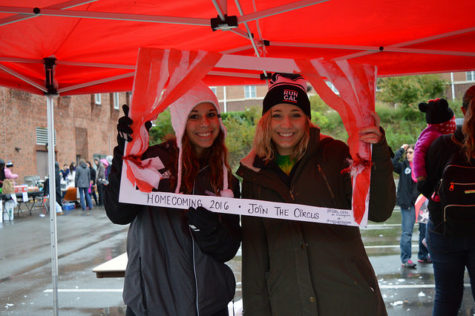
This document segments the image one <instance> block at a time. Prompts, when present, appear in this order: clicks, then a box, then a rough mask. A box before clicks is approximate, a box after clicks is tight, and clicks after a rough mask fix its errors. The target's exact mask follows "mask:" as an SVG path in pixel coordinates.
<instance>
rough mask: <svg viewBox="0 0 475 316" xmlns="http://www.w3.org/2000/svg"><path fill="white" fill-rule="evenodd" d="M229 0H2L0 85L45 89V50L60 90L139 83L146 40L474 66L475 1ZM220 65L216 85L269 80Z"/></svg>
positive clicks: (391, 71)
mask: <svg viewBox="0 0 475 316" xmlns="http://www.w3.org/2000/svg"><path fill="white" fill-rule="evenodd" d="M227 2H228V1H227V0H193V1H160V2H157V1H150V0H142V1H141V0H138V1H129V0H121V1H117V0H98V1H93V0H70V1H65V2H61V3H60V1H59V0H36V1H35V0H25V1H21V2H18V1H5V0H3V1H0V39H1V40H0V85H2V86H7V87H12V88H19V89H22V90H27V91H30V92H33V93H40V94H42V93H44V92H46V91H45V90H46V89H45V84H44V82H45V71H44V66H43V58H45V57H54V58H55V63H56V69H55V73H54V80H55V82H56V84H57V91H58V92H59V93H60V94H61V95H68V94H80V93H95V92H110V91H130V90H131V87H132V79H133V72H134V67H135V63H136V60H137V52H138V48H139V47H146V46H147V47H158V48H176V49H180V50H192V51H196V50H205V51H211V52H220V53H224V54H239V55H248V56H255V55H256V54H257V55H258V56H264V57H292V58H308V59H312V58H315V57H324V58H326V59H336V60H341V59H347V60H352V61H355V62H358V63H365V64H372V65H376V66H377V67H378V74H379V75H380V76H381V75H382V76H388V75H401V74H414V73H428V72H448V71H464V70H472V69H474V68H475V66H474V65H475V22H474V20H473V12H474V11H475V2H474V1H470V0H454V1H445V0H416V1H406V2H401V1H388V0H385V1H383V0H379V1H377V0H361V1H352V0H300V1H298V0H272V1H270V0H267V1H262V0H261V1H260V0H237V1H235V2H234V1H232V2H231V1H229V3H227ZM19 4H21V7H19V6H18V5H19ZM225 16H226V18H225ZM218 17H222V18H223V19H224V20H225V22H220V20H221V18H218ZM212 19H215V20H212ZM212 26H213V28H214V29H215V31H213V28H212ZM251 36H252V40H250V37H251ZM213 73H214V74H215V75H210V76H208V78H207V79H206V81H207V82H208V83H209V84H213V85H219V84H233V83H235V84H237V83H239V84H242V83H244V82H246V81H247V82H254V83H256V82H260V83H262V81H259V74H258V73H257V72H244V74H241V76H238V75H237V74H236V73H232V72H230V75H229V76H225V74H226V69H215V70H214V71H212V72H211V74H213Z"/></svg>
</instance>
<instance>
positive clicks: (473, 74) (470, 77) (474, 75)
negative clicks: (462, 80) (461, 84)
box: [466, 71, 475, 81]
mask: <svg viewBox="0 0 475 316" xmlns="http://www.w3.org/2000/svg"><path fill="white" fill-rule="evenodd" d="M466 75H467V81H475V71H467V72H466Z"/></svg>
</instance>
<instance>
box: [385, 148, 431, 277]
mask: <svg viewBox="0 0 475 316" xmlns="http://www.w3.org/2000/svg"><path fill="white" fill-rule="evenodd" d="M413 158H414V145H408V144H404V145H402V146H401V148H399V149H398V150H397V151H396V153H395V155H394V158H393V159H392V163H393V167H394V172H396V173H397V174H399V183H398V186H397V197H396V202H397V205H399V207H400V208H401V229H402V232H401V240H400V243H399V245H400V249H401V262H402V266H403V267H404V268H410V269H415V267H416V264H415V263H414V262H413V261H412V260H411V253H412V250H411V248H412V247H411V246H412V231H413V229H414V223H415V221H416V211H415V203H416V199H417V197H418V196H419V191H418V190H417V183H416V182H415V181H414V179H413V176H412V161H413ZM425 226H426V225H425V224H424V225H419V230H420V234H419V248H420V249H419V262H426V263H429V262H430V260H429V258H428V250H427V248H426V247H425V246H424V245H423V244H422V240H423V239H424V237H425Z"/></svg>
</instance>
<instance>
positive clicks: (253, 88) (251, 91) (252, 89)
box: [244, 86, 256, 99]
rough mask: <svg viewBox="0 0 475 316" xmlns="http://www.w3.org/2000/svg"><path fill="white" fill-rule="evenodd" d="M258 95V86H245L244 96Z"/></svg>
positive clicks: (252, 96)
mask: <svg viewBox="0 0 475 316" xmlns="http://www.w3.org/2000/svg"><path fill="white" fill-rule="evenodd" d="M255 97H256V86H244V98H245V99H252V98H255Z"/></svg>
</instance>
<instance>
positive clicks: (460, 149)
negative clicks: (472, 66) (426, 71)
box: [418, 86, 475, 316]
mask: <svg viewBox="0 0 475 316" xmlns="http://www.w3.org/2000/svg"><path fill="white" fill-rule="evenodd" d="M462 112H463V113H464V123H463V126H462V128H457V130H456V131H455V133H454V134H451V135H443V136H441V137H439V138H437V139H436V140H435V141H434V142H433V143H432V145H431V146H430V147H429V150H428V152H427V156H426V171H427V179H426V180H425V181H422V182H419V183H418V188H419V190H420V191H421V192H422V193H423V194H424V195H425V196H426V197H427V198H428V199H429V205H428V208H429V223H428V229H427V244H428V248H429V252H430V255H431V258H432V262H433V267H434V278H435V299H434V308H433V313H432V315H433V316H451V315H457V313H458V310H459V308H460V304H461V302H462V297H463V288H464V284H463V283H464V273H465V267H467V269H468V272H469V275H470V284H471V289H472V296H473V297H474V299H475V184H474V183H475V86H472V87H470V88H469V89H468V90H467V91H466V92H465V95H464V97H463V106H462ZM460 184H462V185H460Z"/></svg>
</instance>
